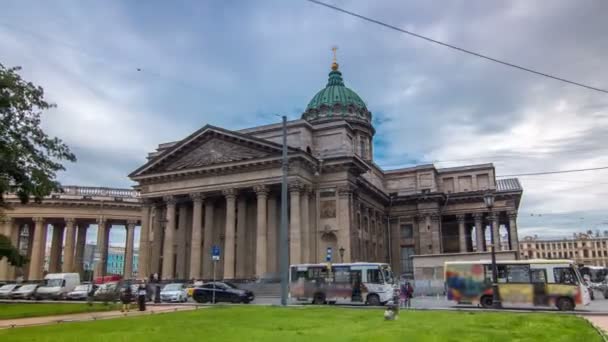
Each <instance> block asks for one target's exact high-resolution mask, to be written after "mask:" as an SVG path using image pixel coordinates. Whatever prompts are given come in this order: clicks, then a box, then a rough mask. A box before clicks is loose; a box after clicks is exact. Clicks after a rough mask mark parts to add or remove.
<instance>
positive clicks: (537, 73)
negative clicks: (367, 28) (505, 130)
mask: <svg viewBox="0 0 608 342" xmlns="http://www.w3.org/2000/svg"><path fill="white" fill-rule="evenodd" d="M306 1H309V2H312V3H313V4H317V5H320V6H325V7H327V8H330V9H333V10H335V11H338V12H342V13H345V14H348V15H350V16H353V17H357V18H359V19H363V20H365V21H369V22H371V23H374V24H377V25H380V26H384V27H386V28H389V29H391V30H395V31H399V32H401V33H405V34H409V35H410V36H414V37H416V38H420V39H424V40H426V41H428V42H431V43H435V44H439V45H442V46H445V47H448V48H450V49H454V50H458V51H460V52H464V53H467V54H469V55H473V56H476V57H479V58H483V59H486V60H489V61H492V62H495V63H499V64H502V65H506V66H508V67H511V68H515V69H519V70H522V71H527V72H529V73H533V74H536V75H539V76H544V77H548V78H552V79H554V80H558V81H561V82H565V83H569V84H573V85H576V86H579V87H583V88H587V89H591V90H595V91H599V92H602V93H607V94H608V90H605V89H601V88H596V87H592V86H589V85H586V84H583V83H579V82H575V81H570V80H567V79H565V78H561V77H557V76H553V75H549V74H546V73H543V72H540V71H536V70H532V69H529V68H526V67H523V66H520V65H516V64H513V63H510V62H506V61H503V60H500V59H497V58H493V57H490V56H486V55H483V54H481V53H477V52H474V51H471V50H467V49H464V48H460V47H457V46H455V45H451V44H448V43H444V42H441V41H438V40H435V39H432V38H429V37H425V36H423V35H420V34H417V33H414V32H411V31H408V30H404V29H402V28H399V27H397V26H393V25H390V24H387V23H384V22H382V21H380V20H376V19H372V18H370V17H366V16H364V15H361V14H357V13H354V12H350V11H347V10H345V9H342V8H340V7H336V6H333V5H330V4H326V3H324V2H321V1H317V0H306Z"/></svg>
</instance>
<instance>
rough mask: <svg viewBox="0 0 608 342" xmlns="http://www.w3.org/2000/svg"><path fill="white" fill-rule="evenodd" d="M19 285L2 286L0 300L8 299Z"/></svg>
mask: <svg viewBox="0 0 608 342" xmlns="http://www.w3.org/2000/svg"><path fill="white" fill-rule="evenodd" d="M20 286H21V285H19V284H6V285H2V287H0V298H1V299H8V298H9V296H10V294H11V293H12V292H13V291H15V290H17V289H18V288H19V287H20Z"/></svg>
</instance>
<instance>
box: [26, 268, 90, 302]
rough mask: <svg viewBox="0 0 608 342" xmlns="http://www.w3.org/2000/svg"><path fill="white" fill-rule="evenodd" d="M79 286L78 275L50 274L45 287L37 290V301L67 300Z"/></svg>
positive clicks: (46, 277) (45, 281)
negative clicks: (69, 293)
mask: <svg viewBox="0 0 608 342" xmlns="http://www.w3.org/2000/svg"><path fill="white" fill-rule="evenodd" d="M78 285H80V274H78V273H49V274H47V275H46V276H45V277H44V285H42V286H40V287H39V288H38V290H36V299H47V298H50V299H65V298H66V296H67V294H68V292H71V291H73V290H74V288H75V287H76V286H78Z"/></svg>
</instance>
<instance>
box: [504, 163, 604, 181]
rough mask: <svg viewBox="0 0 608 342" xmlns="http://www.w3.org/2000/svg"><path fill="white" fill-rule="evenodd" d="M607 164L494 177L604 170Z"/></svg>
mask: <svg viewBox="0 0 608 342" xmlns="http://www.w3.org/2000/svg"><path fill="white" fill-rule="evenodd" d="M606 169H608V166H601V167H592V168H587V169H574V170H562V171H544V172H531V173H514V174H510V175H499V176H496V178H504V177H523V176H542V175H552V174H557V173H573V172H583V171H596V170H606Z"/></svg>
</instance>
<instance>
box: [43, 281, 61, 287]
mask: <svg viewBox="0 0 608 342" xmlns="http://www.w3.org/2000/svg"><path fill="white" fill-rule="evenodd" d="M62 284H63V279H46V280H45V281H44V286H49V287H55V286H61V285H62Z"/></svg>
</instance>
